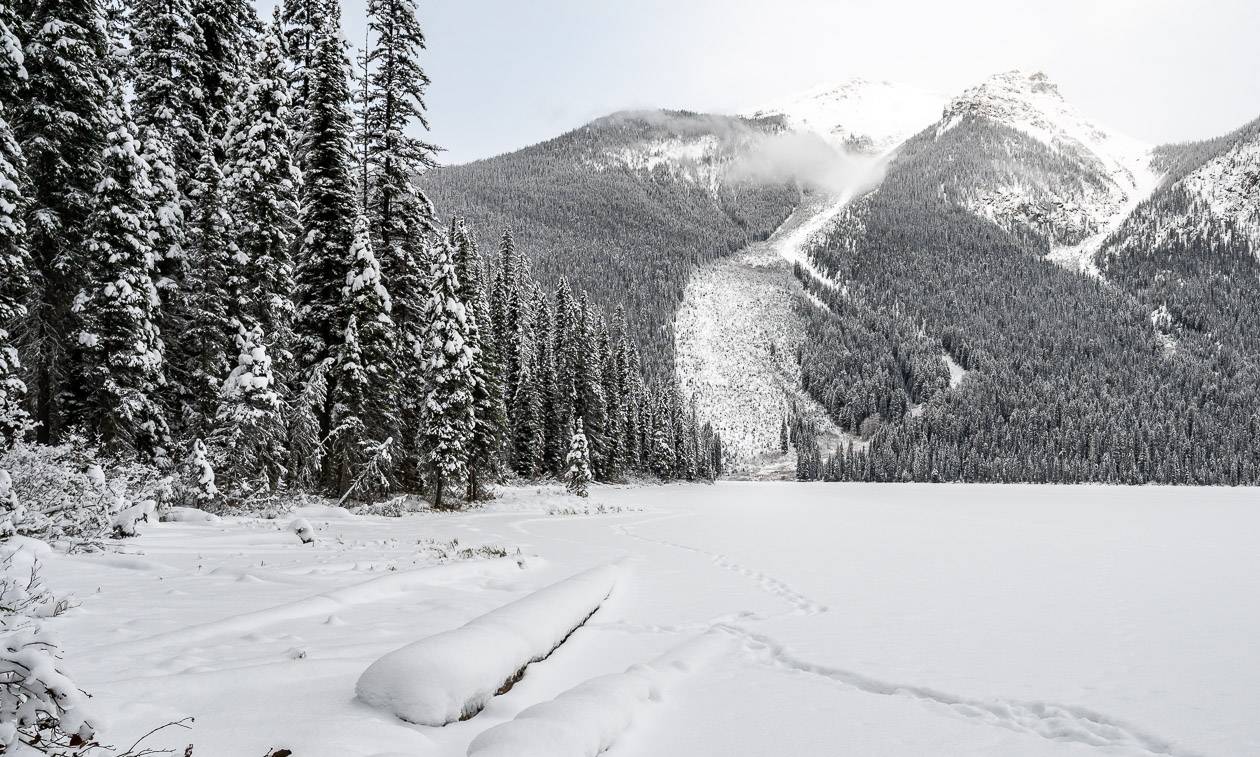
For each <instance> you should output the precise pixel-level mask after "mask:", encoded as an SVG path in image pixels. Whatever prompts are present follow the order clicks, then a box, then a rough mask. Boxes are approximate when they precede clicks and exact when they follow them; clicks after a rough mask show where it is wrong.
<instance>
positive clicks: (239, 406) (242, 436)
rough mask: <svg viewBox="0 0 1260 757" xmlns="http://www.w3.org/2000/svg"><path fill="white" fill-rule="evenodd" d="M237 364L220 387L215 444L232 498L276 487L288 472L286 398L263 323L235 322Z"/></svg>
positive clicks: (218, 466)
mask: <svg viewBox="0 0 1260 757" xmlns="http://www.w3.org/2000/svg"><path fill="white" fill-rule="evenodd" d="M234 325H235V326H236V328H237V335H236V345H235V346H236V353H237V357H236V365H235V366H234V367H233V368H232V371H231V373H229V374H228V376H227V378H226V379H225V380H224V382H223V386H222V387H221V389H220V392H219V395H220V402H219V407H218V409H217V410H216V413H215V420H214V434H213V436H212V437H211V438H210V447H211V450H212V455H213V458H214V462H215V468H216V471H217V473H218V476H219V486H220V488H221V489H223V491H224V492H225V494H227V496H228V498H229V501H232V500H236V501H240V500H244V499H248V498H250V497H253V496H258V495H260V494H267V493H270V492H274V491H275V490H276V489H277V488H278V487H279V485H280V483H281V481H282V479H283V477H284V474H285V472H286V471H285V464H284V452H285V450H284V437H285V428H284V421H283V417H282V410H283V407H282V404H281V399H280V396H279V393H278V392H277V391H276V379H275V375H274V374H273V372H272V370H271V357H270V355H269V354H268V351H267V343H266V340H265V339H264V338H263V331H262V328H261V327H259V326H256V325H255V326H252V327H247V326H245V325H243V324H241V323H239V322H238V323H236V324H234Z"/></svg>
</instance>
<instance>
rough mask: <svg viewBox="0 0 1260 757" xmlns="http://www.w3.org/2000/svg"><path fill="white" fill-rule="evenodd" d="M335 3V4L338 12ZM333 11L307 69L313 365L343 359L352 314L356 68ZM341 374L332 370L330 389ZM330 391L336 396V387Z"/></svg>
mask: <svg viewBox="0 0 1260 757" xmlns="http://www.w3.org/2000/svg"><path fill="white" fill-rule="evenodd" d="M336 7H337V4H336V3H332V4H331V5H330V9H332V10H335V9H336ZM339 18H340V13H337V12H333V13H330V14H329V15H328V16H327V17H326V18H325V19H324V22H323V24H322V25H321V27H320V29H319V32H318V35H317V47H316V51H315V58H314V67H313V68H312V69H311V70H310V71H309V72H308V74H309V78H310V82H309V84H310V99H309V101H308V102H307V104H306V105H307V123H306V132H305V136H304V143H303V155H304V156H305V166H306V173H305V176H304V177H303V178H304V182H303V185H302V200H301V204H302V210H301V249H300V251H299V253H298V266H297V273H296V306H297V313H296V322H295V332H296V345H295V347H296V349H295V352H296V360H297V363H298V368H299V370H303V371H306V370H310V369H312V368H314V367H315V366H317V365H320V364H321V363H323V362H325V361H327V360H331V359H333V358H335V357H336V355H337V350H338V348H339V345H340V344H341V343H342V341H343V339H344V337H345V330H346V323H347V315H348V314H347V313H346V310H345V307H344V297H343V295H342V288H343V287H344V284H345V279H346V272H347V270H348V268H347V252H348V251H349V250H350V246H351V244H352V243H353V241H354V229H353V224H354V219H355V218H356V216H357V215H358V206H357V203H356V200H355V184H354V156H353V153H352V152H351V145H350V136H351V129H352V121H351V117H350V112H349V103H350V78H349V77H350V72H349V61H347V60H346V56H345V47H344V45H343V44H342V41H341V30H340V28H339V27H338V24H339ZM337 380H338V376H337V373H336V372H332V373H330V374H329V389H330V390H332V389H334V388H335V385H336V382H337ZM329 396H330V397H331V396H333V392H331V391H330V393H329ZM331 411H332V407H331V406H330V405H326V406H325V408H323V409H322V411H321V412H320V413H319V417H320V425H321V432H322V433H321V437H326V436H327V435H328V433H329V432H330V431H331V430H332V428H331Z"/></svg>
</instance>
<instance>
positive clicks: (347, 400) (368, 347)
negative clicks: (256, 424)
mask: <svg viewBox="0 0 1260 757" xmlns="http://www.w3.org/2000/svg"><path fill="white" fill-rule="evenodd" d="M348 267H349V271H348V273H347V274H346V278H345V285H344V287H343V289H342V295H343V297H344V298H345V301H346V302H345V310H346V312H347V313H348V314H349V316H348V319H347V323H346V331H345V337H344V339H343V340H342V343H341V344H340V345H339V346H338V352H337V359H336V363H335V364H334V372H335V374H336V376H337V380H336V381H335V382H334V383H333V384H332V387H333V389H332V391H333V419H332V423H333V428H334V429H335V431H334V433H333V439H332V451H331V453H330V454H331V456H332V457H331V459H330V463H331V465H332V469H333V477H334V479H333V486H334V487H335V490H336V492H337V493H338V494H345V493H346V492H348V491H349V490H350V487H351V486H352V485H354V484H355V483H356V482H358V481H361V478H360V477H361V474H362V472H363V471H362V468H363V466H364V465H366V464H368V463H369V462H370V460H369V459H368V456H369V454H371V453H373V450H378V449H380V445H381V444H384V443H386V442H388V443H389V445H390V446H392V445H393V442H394V440H395V439H396V438H397V435H398V419H397V414H396V412H395V397H396V395H397V386H398V384H397V378H398V368H397V365H396V363H395V355H396V353H397V333H396V332H395V330H394V322H393V320H392V319H391V318H390V311H391V309H392V307H393V304H392V302H391V301H390V296H389V291H388V290H387V289H386V286H385V282H384V281H383V280H382V278H381V267H380V263H379V262H378V261H377V259H376V255H375V253H374V252H373V250H372V239H371V234H370V233H369V231H368V224H367V218H366V217H364V215H363V214H362V213H360V214H359V217H358V219H357V221H356V222H355V230H354V242H353V244H352V245H351V247H350V249H349V266H348ZM387 481H388V477H380V476H378V477H375V478H374V480H373V481H370V482H366V481H365V482H363V483H361V484H360V487H361V490H360V491H359V492H358V493H360V494H371V493H373V492H374V491H380V490H383V489H384V484H385V483H386V482H387ZM363 486H366V487H367V489H366V490H362V487H363Z"/></svg>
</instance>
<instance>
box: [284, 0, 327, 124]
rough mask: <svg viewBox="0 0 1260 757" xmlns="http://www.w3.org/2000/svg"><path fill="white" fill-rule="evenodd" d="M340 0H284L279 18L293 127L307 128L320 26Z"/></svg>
mask: <svg viewBox="0 0 1260 757" xmlns="http://www.w3.org/2000/svg"><path fill="white" fill-rule="evenodd" d="M336 1H337V0H284V5H283V6H282V8H281V12H280V20H281V23H282V24H283V28H284V45H283V49H284V51H285V54H286V56H287V57H288V65H287V66H286V68H287V70H288V72H289V88H290V91H291V92H292V95H293V109H292V116H293V121H292V126H293V129H294V131H297V132H300V131H302V130H304V129H305V128H306V122H307V113H306V107H307V102H309V101H310V99H311V87H312V83H313V75H312V73H311V69H313V68H314V67H315V53H316V50H317V48H318V46H319V34H320V28H321V26H322V24H323V19H324V17H325V15H327V14H328V13H329V12H330V10H331V9H330V7H329V5H330V3H334V2H336Z"/></svg>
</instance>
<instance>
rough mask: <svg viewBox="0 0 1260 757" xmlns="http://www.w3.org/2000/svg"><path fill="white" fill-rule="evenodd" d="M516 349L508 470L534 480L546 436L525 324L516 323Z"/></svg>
mask: <svg viewBox="0 0 1260 757" xmlns="http://www.w3.org/2000/svg"><path fill="white" fill-rule="evenodd" d="M516 345H517V347H518V349H517V350H516V354H517V356H518V358H519V359H520V361H521V368H520V371H519V372H518V373H517V378H516V390H515V392H514V393H513V395H512V398H511V403H510V405H509V411H510V412H509V413H508V417H509V418H510V419H511V434H512V439H511V447H512V452H511V459H512V468H513V470H515V471H516V472H517V473H518V474H520V475H521V476H523V477H525V478H527V479H534V478H538V477H540V476H542V475H543V473H544V472H545V471H546V435H545V434H544V418H543V401H542V392H541V391H540V382H539V381H538V379H537V377H536V376H535V375H534V371H535V366H536V365H537V357H536V356H535V354H534V349H535V338H534V334H533V330H532V329H531V328H530V327H529V322H528V321H526V320H523V319H522V320H521V321H518V323H517V329H516Z"/></svg>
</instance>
